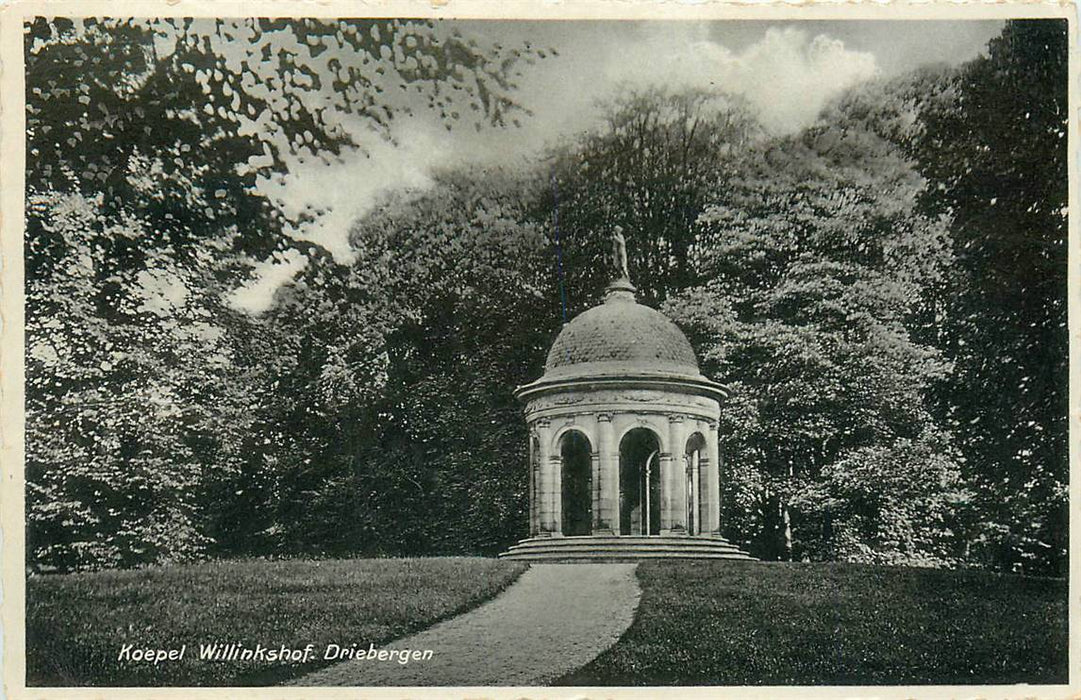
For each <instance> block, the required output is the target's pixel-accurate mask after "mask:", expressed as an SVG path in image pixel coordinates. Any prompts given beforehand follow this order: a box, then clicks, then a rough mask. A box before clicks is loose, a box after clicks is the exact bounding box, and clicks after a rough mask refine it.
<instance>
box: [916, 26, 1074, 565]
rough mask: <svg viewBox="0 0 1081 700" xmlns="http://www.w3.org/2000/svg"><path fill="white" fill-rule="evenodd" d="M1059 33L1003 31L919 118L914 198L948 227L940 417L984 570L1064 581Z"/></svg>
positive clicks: (1062, 50)
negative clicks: (949, 430) (969, 505)
mask: <svg viewBox="0 0 1081 700" xmlns="http://www.w3.org/2000/svg"><path fill="white" fill-rule="evenodd" d="M1067 75H1068V72H1067V26H1066V22H1065V21H1045V22H1039V21H1015V22H1010V23H1008V25H1007V26H1006V29H1005V30H1004V31H1003V33H1002V36H1000V37H998V38H996V39H994V40H992V41H991V43H990V45H989V47H988V55H987V57H985V58H981V59H979V60H977V61H974V62H973V63H972V64H971V65H969V66H967V67H966V68H965V70H963V71H962V72H961V73H960V74H959V75H958V76H957V79H956V81H955V83H954V85H953V96H954V100H953V101H951V102H948V103H946V104H945V105H944V106H943V108H940V109H937V110H934V111H929V112H928V115H927V119H926V122H927V126H926V132H925V134H924V136H923V138H922V139H921V141H920V142H919V143H918V144H917V147H918V149H919V150H918V157H919V160H920V167H921V171H922V172H924V173H925V175H926V177H928V178H931V179H933V180H934V181H935V182H937V183H939V187H938V189H937V190H936V191H935V192H929V193H927V194H926V196H925V197H924V204H925V206H926V208H927V209H928V210H930V211H936V212H937V211H945V212H949V214H950V216H951V227H950V235H951V239H952V242H953V246H954V249H955V251H956V260H957V272H958V276H957V279H956V284H955V285H954V287H953V288H952V289H951V292H952V293H951V294H950V296H949V306H948V308H947V309H946V313H945V319H946V323H945V324H944V334H945V338H944V341H945V342H944V343H943V345H944V349H945V351H946V352H947V354H948V355H949V356H950V357H952V358H953V359H954V361H955V363H956V365H957V371H956V372H955V374H954V381H953V382H952V383H951V385H950V387H949V392H948V393H947V394H946V395H945V396H944V397H943V403H944V404H945V406H946V408H945V413H947V415H948V416H949V418H950V421H951V424H952V427H953V430H954V432H955V434H956V435H957V439H958V441H959V443H960V445H961V447H962V450H963V452H964V454H965V457H966V460H967V464H968V467H967V471H968V472H969V474H970V476H971V478H972V479H973V480H974V482H975V483H976V484H978V486H979V489H980V510H981V512H982V513H983V514H984V517H985V518H986V521H985V522H986V526H987V527H986V529H985V531H984V532H982V533H981V536H980V537H979V538H978V539H977V540H976V541H975V542H974V543H973V544H974V547H975V548H976V549H977V550H978V551H977V552H973V554H974V555H977V554H978V556H979V557H980V558H981V559H984V560H986V561H995V562H1009V563H1011V565H1014V566H1022V567H1024V568H1025V569H1026V570H1035V571H1045V572H1053V573H1056V574H1065V573H1066V570H1067V559H1066V552H1067V541H1066V537H1067V533H1068V530H1069V517H1068V508H1067V501H1066V497H1067V493H1066V484H1067V481H1068V474H1069V461H1068V452H1067V434H1068V427H1067V425H1068V418H1067V416H1068V406H1067V404H1068V388H1069V365H1068V362H1069V336H1068V332H1067V327H1066V322H1067V317H1066V310H1067V302H1066V299H1067V297H1066V279H1067V278H1066V264H1065V261H1066V242H1067V218H1066V206H1067V197H1068V179H1067V150H1066V136H1067V113H1068V101H1067Z"/></svg>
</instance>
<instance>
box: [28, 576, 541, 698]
mask: <svg viewBox="0 0 1081 700" xmlns="http://www.w3.org/2000/svg"><path fill="white" fill-rule="evenodd" d="M525 568H526V567H525V566H524V565H522V564H518V563H513V562H502V561H497V560H493V559H481V558H466V557H448V558H430V559H338V560H323V561H230V562H216V563H206V564H198V565H193V566H173V567H161V568H151V569H143V570H134V571H105V572H96V573H89V574H70V575H65V576H42V577H33V578H30V579H29V580H28V581H27V589H26V598H27V600H26V664H27V685H31V686H41V685H48V686H58V685H72V686H85V685H125V686H164V685H177V686H184V685H267V684H273V683H278V682H281V681H284V680H286V679H287V678H291V677H294V676H297V675H300V674H301V673H307V672H309V671H312V670H315V669H316V668H319V667H321V666H325V665H327V664H328V663H331V662H326V661H324V662H315V663H308V664H289V663H285V664H279V663H267V662H266V661H263V662H253V661H245V662H241V661H217V662H215V661H202V660H199V658H198V647H199V644H200V643H202V644H210V643H214V642H218V643H232V642H239V643H241V644H244V645H245V646H246V647H249V648H254V647H255V645H256V644H261V645H263V646H265V647H271V648H275V649H280V646H281V645H283V644H284V645H285V646H286V647H289V648H298V647H299V648H303V647H304V646H305V645H306V644H314V645H315V648H316V656H319V657H321V656H322V653H323V649H324V648H325V646H326V644H328V643H334V644H339V645H342V646H348V645H349V644H352V643H354V642H355V643H357V644H358V646H363V647H364V648H367V647H368V645H369V644H371V643H375V644H376V645H377V646H378V645H379V644H381V643H383V642H386V641H389V640H391V639H393V638H395V637H399V636H401V635H403V634H406V633H409V632H413V631H415V630H418V629H422V628H425V627H428V626H429V625H431V624H432V623H434V622H436V621H437V620H440V619H443V618H447V617H450V616H452V615H455V614H457V613H459V612H462V611H464V610H466V609H469V608H472V607H475V606H476V605H478V604H479V603H480V602H482V601H484V600H486V599H488V598H491V597H492V596H493V595H495V594H496V593H498V592H499V591H501V590H502V589H503V588H505V587H506V586H507V585H509V584H510V583H511V582H512V581H513V580H514V579H515V578H517V576H518V575H519V574H520V573H521V572H522V571H524V570H525ZM125 644H134V645H135V648H153V649H179V648H180V647H181V645H182V644H187V646H188V648H187V650H186V651H185V654H184V658H183V659H182V660H177V661H163V662H162V663H160V664H158V665H156V666H155V665H153V664H152V663H147V662H135V661H118V656H119V654H120V650H121V648H122V646H123V645H125Z"/></svg>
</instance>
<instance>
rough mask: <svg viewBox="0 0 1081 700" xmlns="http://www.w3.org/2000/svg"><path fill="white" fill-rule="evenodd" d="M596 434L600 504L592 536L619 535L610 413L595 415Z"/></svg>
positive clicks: (616, 456)
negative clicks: (598, 446)
mask: <svg viewBox="0 0 1081 700" xmlns="http://www.w3.org/2000/svg"><path fill="white" fill-rule="evenodd" d="M597 433H598V442H599V443H600V450H599V455H598V456H599V463H598V465H597V467H598V469H597V476H598V480H599V482H600V483H599V494H600V504H599V507H598V509H597V517H596V521H595V522H596V527H594V528H593V534H595V535H615V534H618V533H619V454H618V453H617V452H616V447H615V445H613V441H614V435H613V432H612V415H611V414H610V413H598V414H597Z"/></svg>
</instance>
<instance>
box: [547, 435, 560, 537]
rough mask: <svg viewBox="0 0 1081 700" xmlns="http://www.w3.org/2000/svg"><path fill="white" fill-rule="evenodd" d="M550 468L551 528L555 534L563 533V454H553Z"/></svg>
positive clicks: (549, 461) (550, 459)
mask: <svg viewBox="0 0 1081 700" xmlns="http://www.w3.org/2000/svg"><path fill="white" fill-rule="evenodd" d="M548 463H549V467H548V470H549V472H550V473H551V475H552V492H551V499H552V500H551V503H552V505H551V514H552V515H551V517H552V521H551V523H552V524H551V528H552V534H553V535H562V534H563V456H562V455H559V454H555V455H552V456H551V457H550V458H549V460H548Z"/></svg>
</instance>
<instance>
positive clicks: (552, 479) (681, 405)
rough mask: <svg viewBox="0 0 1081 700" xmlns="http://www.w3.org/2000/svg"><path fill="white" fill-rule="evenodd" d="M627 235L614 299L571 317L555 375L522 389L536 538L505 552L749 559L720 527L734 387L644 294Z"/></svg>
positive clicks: (553, 359) (557, 347)
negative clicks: (724, 435) (721, 427)
mask: <svg viewBox="0 0 1081 700" xmlns="http://www.w3.org/2000/svg"><path fill="white" fill-rule="evenodd" d="M616 237H617V240H618V243H617V245H616V249H615V250H616V252H615V254H614V257H615V259H616V263H615V266H616V270H617V274H618V275H619V276H618V278H617V279H616V280H615V281H613V282H612V283H611V284H609V285H608V288H607V291H606V294H605V298H604V301H603V302H602V303H601V304H599V305H598V306H595V307H593V308H591V309H588V310H587V311H585V312H583V313H581V314H580V315H578V316H577V317H575V318H574V319H573V320H572V321H571V322H570V323H567V324H566V325H564V327H563V330H562V331H561V332H560V333H559V336H558V337H557V338H556V339H555V342H554V343H553V344H552V347H551V349H550V350H549V352H548V359H547V362H546V363H545V371H544V375H543V376H542V377H541V378H540V379H538V380H537V381H535V382H532V383H530V384H526V385H525V386H521V387H518V389H517V390H516V392H515V395H516V396H517V397H518V399H519V400H521V401H523V402H524V403H525V418H526V422H527V424H528V426H529V504H530V507H529V533H530V537H529V538H528V539H525V540H522V541H520V542H519V543H518V544H517V545H515V546H513V547H511V548H510V550H508V551H507V552H504V553H503V554H502V555H501V556H503V557H505V558H509V559H563V560H568V559H606V558H611V559H627V558H639V557H704V558H733V559H748V558H750V557H749V556H748V555H747V554H746V553H745V552H742V551H740V550H739V549H738V548H737V547H735V546H734V545H732V544H731V543H729V542H728V541H727V540H725V539H724V538H722V537H721V535H720V527H721V523H720V454H719V449H718V442H717V421H718V418H719V417H720V411H721V404H722V402H723V401H724V399H725V397H726V393H725V388H724V387H723V386H722V385H720V384H717V383H716V382H713V381H710V380H709V379H707V378H706V377H704V376H702V373H701V372H700V371H699V369H698V362H697V360H696V359H695V356H694V351H693V350H692V349H691V345H690V343H689V342H688V341H687V337H686V336H685V335H684V334H683V332H682V331H680V330H679V328H677V327H676V325H675V324H674V323H673V322H672V321H671V320H669V319H668V318H667V317H666V316H664V315H663V314H661V313H660V312H658V311H656V310H654V309H651V308H649V307H648V306H643V305H642V304H639V303H638V302H637V301H636V299H635V288H634V286H633V285H632V284H631V283H630V280H629V279H628V276H627V274H626V263H625V262H623V261H621V260H620V253H621V252H622V251H621V248H622V245H621V244H622V236H620V235H619V233H618V232H617V233H616ZM623 255H624V256H625V253H623ZM623 260H625V257H623ZM621 262H622V264H620V263H621Z"/></svg>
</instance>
